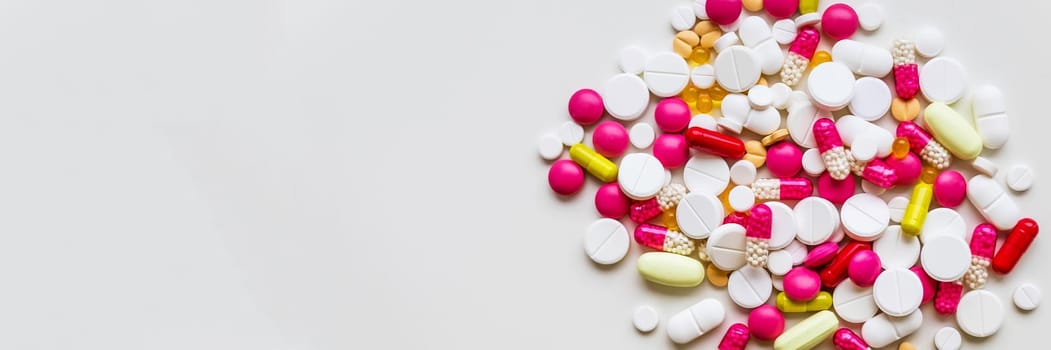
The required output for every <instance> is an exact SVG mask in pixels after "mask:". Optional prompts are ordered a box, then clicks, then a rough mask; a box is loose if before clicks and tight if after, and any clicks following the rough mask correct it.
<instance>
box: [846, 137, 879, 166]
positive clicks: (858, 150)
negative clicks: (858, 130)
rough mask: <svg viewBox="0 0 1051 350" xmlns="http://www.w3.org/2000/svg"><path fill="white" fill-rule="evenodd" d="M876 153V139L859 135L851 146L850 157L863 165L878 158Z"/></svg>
mask: <svg viewBox="0 0 1051 350" xmlns="http://www.w3.org/2000/svg"><path fill="white" fill-rule="evenodd" d="M876 151H877V149H876V139H875V138H873V137H872V136H871V135H865V134H862V135H858V137H857V138H856V139H854V143H852V144H851V145H850V155H852V156H854V160H856V161H859V162H862V163H867V162H868V161H870V160H872V159H873V158H876Z"/></svg>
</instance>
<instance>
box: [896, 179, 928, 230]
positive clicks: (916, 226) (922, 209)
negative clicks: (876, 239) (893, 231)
mask: <svg viewBox="0 0 1051 350" xmlns="http://www.w3.org/2000/svg"><path fill="white" fill-rule="evenodd" d="M924 171H926V169H925V170H924ZM933 196H934V186H933V185H931V184H929V183H926V182H920V183H917V184H916V186H915V187H913V188H912V197H909V205H908V206H906V207H905V216H903V217H902V218H901V232H905V233H906V234H909V235H913V236H917V235H919V234H920V229H922V228H923V221H924V220H927V210H928V209H930V206H931V197H933Z"/></svg>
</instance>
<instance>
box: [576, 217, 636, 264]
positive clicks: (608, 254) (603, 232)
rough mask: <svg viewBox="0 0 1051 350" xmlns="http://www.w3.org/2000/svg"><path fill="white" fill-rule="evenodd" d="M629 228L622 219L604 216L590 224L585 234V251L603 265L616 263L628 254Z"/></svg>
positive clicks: (593, 259)
mask: <svg viewBox="0 0 1051 350" xmlns="http://www.w3.org/2000/svg"><path fill="white" fill-rule="evenodd" d="M629 241H630V239H629V238H628V230H627V229H626V228H624V225H623V224H621V223H620V221H617V220H613V219H609V218H602V219H598V220H595V222H593V223H591V225H590V226H588V230H587V232H586V233H585V234H584V251H585V252H587V253H588V257H589V258H591V260H592V261H594V262H595V263H598V264H601V265H611V264H615V263H617V262H618V261H620V259H623V258H624V255H626V254H628V245H629Z"/></svg>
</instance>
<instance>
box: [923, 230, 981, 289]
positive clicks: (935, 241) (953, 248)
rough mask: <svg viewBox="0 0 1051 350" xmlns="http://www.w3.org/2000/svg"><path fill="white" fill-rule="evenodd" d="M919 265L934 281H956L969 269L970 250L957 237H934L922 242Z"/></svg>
mask: <svg viewBox="0 0 1051 350" xmlns="http://www.w3.org/2000/svg"><path fill="white" fill-rule="evenodd" d="M920 265H922V266H923V271H926V272H927V275H928V276H931V279H934V280H935V281H941V282H952V281H956V280H958V279H960V278H962V277H963V275H964V274H965V273H967V269H969V268H970V267H971V248H970V247H968V246H967V243H966V242H964V241H963V239H960V238H959V237H955V236H949V235H944V236H938V237H934V238H931V239H928V240H926V241H924V244H923V248H922V250H921V251H920Z"/></svg>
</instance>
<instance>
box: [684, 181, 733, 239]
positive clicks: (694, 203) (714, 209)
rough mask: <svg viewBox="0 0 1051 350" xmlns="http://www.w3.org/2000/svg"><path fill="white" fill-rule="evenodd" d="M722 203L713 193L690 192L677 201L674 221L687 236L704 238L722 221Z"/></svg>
mask: <svg viewBox="0 0 1051 350" xmlns="http://www.w3.org/2000/svg"><path fill="white" fill-rule="evenodd" d="M723 216H724V215H723V204H722V202H720V201H719V199H718V198H716V197H715V195H711V194H707V193H698V192H690V193H688V194H687V195H686V196H685V197H683V198H682V200H680V201H679V205H678V207H676V209H675V221H676V222H677V223H678V224H679V229H680V230H682V233H683V234H685V235H686V236H687V237H690V238H693V239H704V238H707V237H708V235H709V234H711V233H712V231H713V230H715V228H716V227H719V225H721V224H722V222H723Z"/></svg>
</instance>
